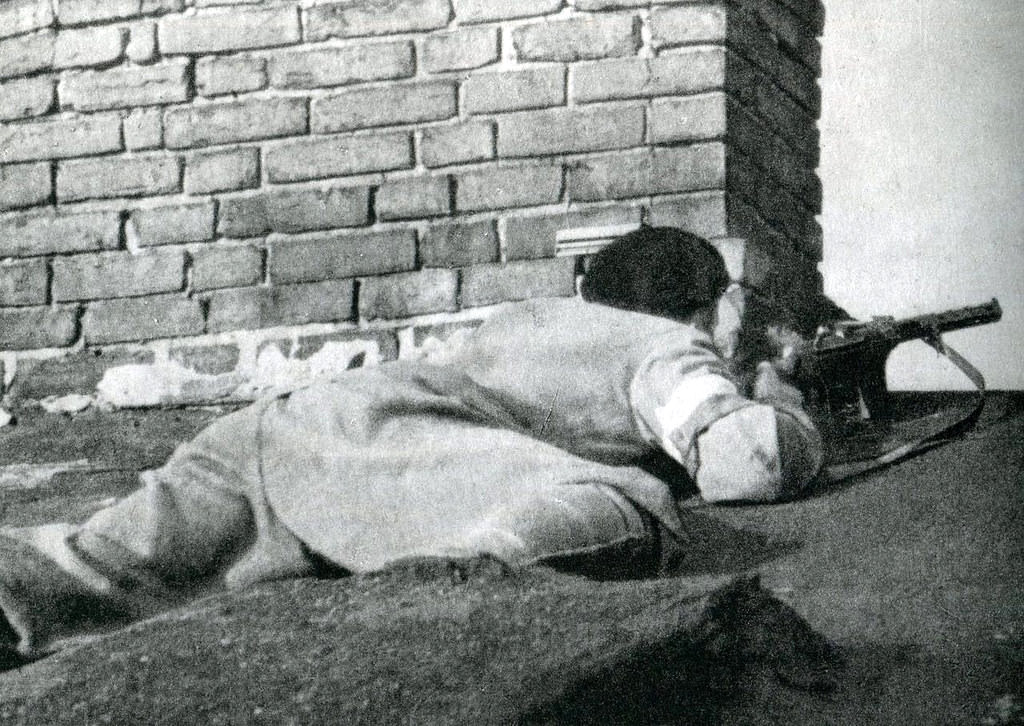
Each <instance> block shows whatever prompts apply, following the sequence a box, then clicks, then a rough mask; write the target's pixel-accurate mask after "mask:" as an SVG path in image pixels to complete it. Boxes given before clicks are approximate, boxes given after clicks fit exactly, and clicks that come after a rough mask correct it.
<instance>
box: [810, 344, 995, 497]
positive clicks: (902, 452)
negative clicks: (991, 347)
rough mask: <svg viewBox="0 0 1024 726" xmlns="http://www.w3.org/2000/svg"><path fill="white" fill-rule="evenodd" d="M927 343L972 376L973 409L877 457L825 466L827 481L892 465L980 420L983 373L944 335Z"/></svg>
mask: <svg viewBox="0 0 1024 726" xmlns="http://www.w3.org/2000/svg"><path fill="white" fill-rule="evenodd" d="M925 342H926V343H927V344H928V345H930V346H931V347H932V348H934V349H935V350H936V351H938V352H939V354H940V355H942V356H944V357H946V358H948V359H949V360H950V361H951V362H952V363H953V365H955V366H956V367H957V368H958V369H959V370H960V371H961V372H962V373H963V374H964V375H966V376H967V378H969V379H970V381H971V383H973V384H974V386H975V388H976V389H977V391H976V396H975V400H974V402H973V404H972V405H971V407H970V410H969V411H968V412H967V413H966V414H964V415H963V416H961V417H960V418H958V419H956V420H955V421H953V422H951V423H948V424H946V425H944V426H942V427H941V428H940V429H939V430H937V431H934V432H931V433H928V434H927V435H924V436H918V437H914V438H911V439H910V440H909V441H907V442H905V443H902V444H900V445H899V446H896V447H894V448H892V449H890V450H889V451H886V452H885V453H883V454H880V455H878V456H875V457H872V458H870V459H864V460H862V461H850V462H843V463H840V464H832V465H830V466H826V467H825V468H824V470H823V473H824V475H825V477H826V478H827V479H828V480H830V481H840V480H842V479H849V478H850V477H853V476H857V475H859V474H863V473H865V472H868V471H872V470H874V469H879V468H881V467H883V466H888V465H889V464H893V463H895V462H897V461H899V460H900V459H903V458H906V457H908V456H910V455H912V454H916V453H919V452H921V451H925V450H927V449H930V448H933V447H935V446H938V445H940V444H942V443H943V442H944V439H945V437H946V435H948V434H953V433H954V432H959V431H962V430H964V429H966V428H969V427H970V426H973V425H974V423H975V422H976V421H977V420H978V417H979V416H980V415H981V410H982V408H983V407H984V405H985V378H984V376H982V374H981V372H980V371H979V370H978V369H977V368H975V367H974V366H973V365H971V363H970V362H969V361H968V360H967V359H966V358H964V357H963V356H962V355H960V354H959V353H958V352H957V351H955V350H954V349H953V348H951V347H950V346H949V345H947V344H946V343H945V342H944V341H943V340H942V337H941V336H939V335H936V336H934V337H931V338H926V339H925Z"/></svg>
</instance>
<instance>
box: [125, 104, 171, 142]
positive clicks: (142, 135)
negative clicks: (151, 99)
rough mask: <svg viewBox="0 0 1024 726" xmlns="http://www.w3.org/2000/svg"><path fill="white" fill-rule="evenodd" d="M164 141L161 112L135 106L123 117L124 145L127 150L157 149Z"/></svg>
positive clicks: (156, 109)
mask: <svg viewBox="0 0 1024 726" xmlns="http://www.w3.org/2000/svg"><path fill="white" fill-rule="evenodd" d="M163 143H164V119H163V112H162V111H161V110H160V109H159V108H136V109H134V110H132V111H130V112H129V113H128V115H127V116H125V118H124V145H125V148H126V149H128V151H140V150H142V149H159V148H160V147H161V146H163Z"/></svg>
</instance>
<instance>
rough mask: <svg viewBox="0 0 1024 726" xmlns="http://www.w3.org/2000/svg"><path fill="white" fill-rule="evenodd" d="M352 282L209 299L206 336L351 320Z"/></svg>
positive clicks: (217, 295)
mask: <svg viewBox="0 0 1024 726" xmlns="http://www.w3.org/2000/svg"><path fill="white" fill-rule="evenodd" d="M354 287H355V286H354V284H353V281H352V280H330V281H327V282H314V283H310V284H305V285H276V286H272V287H241V288H237V289H234V290H221V291H217V292H214V293H212V294H211V295H210V308H209V320H208V323H207V326H208V328H209V330H210V332H221V331H226V330H244V329H252V328H270V327H276V326H278V325H301V324H304V323H330V322H335V321H342V320H352V318H353V317H354V309H353V308H354Z"/></svg>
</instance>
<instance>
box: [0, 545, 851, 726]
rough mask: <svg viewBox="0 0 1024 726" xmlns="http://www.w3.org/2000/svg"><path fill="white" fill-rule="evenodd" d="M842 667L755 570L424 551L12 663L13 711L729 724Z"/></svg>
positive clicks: (32, 718)
mask: <svg viewBox="0 0 1024 726" xmlns="http://www.w3.org/2000/svg"><path fill="white" fill-rule="evenodd" d="M836 668H837V658H836V656H835V654H834V653H833V651H832V649H831V647H830V646H829V645H828V643H826V642H825V640H824V639H823V638H822V637H820V636H819V635H817V634H816V633H814V632H813V631H812V630H811V629H810V627H809V626H807V624H806V623H805V622H804V621H803V620H802V619H800V618H799V617H798V616H797V615H796V614H795V613H794V612H793V611H792V610H791V609H789V608H788V607H787V606H785V605H783V604H782V603H780V602H779V601H778V600H776V599H774V598H773V597H771V596H770V595H769V594H768V593H767V592H766V591H765V590H763V589H762V588H761V587H760V585H759V584H758V582H757V580H756V579H737V580H730V579H728V578H703V579H696V578H669V579H661V580H646V581H624V582H596V581H593V580H586V579H583V578H578V577H570V576H567V575H560V574H557V573H553V572H549V571H540V570H534V571H527V572H514V573H513V572H509V571H507V570H506V569H505V568H504V567H503V566H501V565H500V564H498V563H496V562H494V561H488V560H473V561H458V562H453V561H435V560H429V561H419V562H411V563H403V564H402V565H400V566H397V567H396V568H394V569H392V570H391V571H389V572H387V573H383V574H380V575H376V576H372V577H359V578H347V579H341V580H304V581H294V582H287V583H280V584H276V585H271V586H263V587H260V588H257V589H254V590H251V591H248V592H245V593H238V594H232V595H227V596H220V597H217V598H215V599H211V600H206V601H204V602H202V603H200V605H198V606H193V607H192V608H190V609H188V610H180V611H176V612H173V613H170V614H168V615H165V616H162V617H160V618H158V619H154V620H150V621H147V622H145V623H140V624H137V625H134V626H132V627H131V628H128V629H125V630H122V631H118V632H116V633H112V634H109V635H106V636H102V637H98V638H94V639H91V640H88V641H85V642H80V643H78V644H75V645H74V646H72V647H69V648H67V649H65V650H63V651H61V652H59V653H57V654H55V655H53V656H51V657H49V658H46V659H44V660H41V661H39V662H37V663H34V664H32V665H29V666H26V667H24V668H22V669H20V670H17V671H11V672H9V673H7V674H4V675H2V676H0V694H2V698H0V721H3V723H5V724H7V723H10V724H71V723H74V724H81V723H149V724H172V723H208V724H229V723H247V724H248V723H257V724H258V723H268V724H280V723H302V724H316V723H330V724H337V723H353V724H354V723H374V724H376V723H423V724H427V723H430V724H438V723H466V724H484V723H588V722H590V723H638V724H639V723H644V724H647V723H688V724H692V723H714V722H716V721H718V720H719V718H720V717H721V715H722V710H723V708H727V707H732V706H734V705H735V703H736V701H737V698H741V696H742V693H743V692H746V691H749V690H750V689H751V688H752V684H760V685H759V686H758V688H762V689H763V686H764V684H766V683H768V684H771V687H772V688H775V689H783V690H789V689H793V688H796V689H800V690H801V691H805V692H807V691H810V692H814V691H821V690H828V689H830V688H831V687H832V686H833V685H834V679H835V677H836ZM811 697H813V696H811Z"/></svg>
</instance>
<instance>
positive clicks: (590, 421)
mask: <svg viewBox="0 0 1024 726" xmlns="http://www.w3.org/2000/svg"><path fill="white" fill-rule="evenodd" d="M651 355H674V356H676V357H677V358H678V364H679V371H678V372H679V374H680V375H685V374H686V373H688V372H690V371H695V370H697V369H699V368H709V369H711V370H714V371H716V372H722V373H723V374H724V373H725V368H724V364H723V363H722V361H721V359H720V357H719V356H718V354H717V353H716V352H715V351H714V348H713V346H712V343H711V341H710V339H709V337H708V336H707V335H706V334H704V333H702V332H700V331H698V330H697V329H696V328H694V327H692V326H690V325H685V324H682V323H678V322H675V321H672V320H668V319H666V318H660V317H655V316H651V315H643V314H640V313H634V312H627V311H624V310H618V309H616V308H612V307H608V306H605V305H597V304H592V303H587V302H583V301H582V300H578V299H542V300H533V301H529V302H525V303H517V304H512V305H509V306H507V307H506V308H505V309H504V310H501V311H499V312H497V313H496V314H495V315H494V316H493V317H492V318H491V319H490V320H488V321H487V322H486V323H485V324H484V325H483V326H481V327H480V328H479V329H478V330H477V331H476V333H475V334H474V335H473V337H472V338H471V339H470V340H469V341H468V342H467V343H466V344H465V345H464V346H463V347H462V348H461V349H460V350H459V351H458V352H457V353H455V354H454V355H453V356H452V357H451V358H450V359H449V361H450V362H449V364H450V365H452V366H453V367H455V368H456V369H457V370H459V371H461V372H464V373H466V374H467V375H468V376H469V377H470V378H471V379H472V380H473V381H474V382H476V383H477V384H479V385H481V386H483V387H484V388H485V389H487V390H488V391H490V392H492V393H493V394H494V395H495V397H496V398H497V399H498V400H500V401H501V402H502V403H503V404H504V405H505V406H506V407H508V409H509V410H510V411H511V412H512V413H513V414H514V415H515V416H516V418H517V419H518V420H520V421H521V423H522V425H523V427H524V428H525V429H526V430H527V431H528V432H529V433H530V434H531V435H532V436H535V437H537V438H539V439H542V440H545V441H549V442H550V443H553V444H555V445H556V446H559V447H560V448H563V449H565V450H567V451H570V452H572V453H574V454H577V455H579V456H582V457H584V458H588V459H593V460H595V461H601V462H604V463H610V464H623V463H632V462H634V461H636V459H638V458H640V457H641V456H643V455H644V454H646V453H648V452H649V451H650V443H649V442H647V441H645V440H644V439H643V438H641V435H640V434H641V432H640V429H639V428H638V426H637V423H636V420H635V412H634V407H633V401H632V398H633V396H634V395H635V394H636V391H635V390H634V383H635V379H636V375H637V373H638V371H639V370H640V368H641V366H642V365H643V363H644V360H645V359H646V358H648V357H649V356H651Z"/></svg>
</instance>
